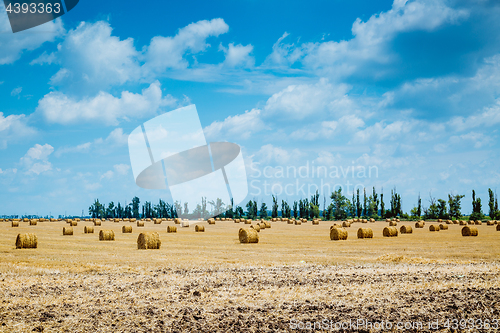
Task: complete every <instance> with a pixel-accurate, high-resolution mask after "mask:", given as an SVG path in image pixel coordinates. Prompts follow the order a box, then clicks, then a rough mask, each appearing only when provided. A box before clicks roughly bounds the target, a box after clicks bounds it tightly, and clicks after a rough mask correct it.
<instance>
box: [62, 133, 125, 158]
mask: <svg viewBox="0 0 500 333" xmlns="http://www.w3.org/2000/svg"><path fill="white" fill-rule="evenodd" d="M127 141H128V135H127V134H125V133H123V129H122V128H115V129H114V130H113V131H111V133H109V135H108V137H107V138H106V139H102V138H98V139H95V140H94V141H93V142H86V143H82V144H80V145H77V146H74V147H61V148H59V149H57V151H56V152H55V154H54V155H55V156H56V157H60V156H61V155H64V154H67V153H88V152H90V151H91V150H92V149H95V148H100V150H101V151H105V152H109V151H110V148H114V147H119V146H124V145H126V144H127Z"/></svg>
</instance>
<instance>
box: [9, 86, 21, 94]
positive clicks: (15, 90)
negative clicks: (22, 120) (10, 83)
mask: <svg viewBox="0 0 500 333" xmlns="http://www.w3.org/2000/svg"><path fill="white" fill-rule="evenodd" d="M22 91H23V87H17V88H14V89H13V90H12V91H11V92H10V95H11V96H18V95H19V94H20V93H21V92H22Z"/></svg>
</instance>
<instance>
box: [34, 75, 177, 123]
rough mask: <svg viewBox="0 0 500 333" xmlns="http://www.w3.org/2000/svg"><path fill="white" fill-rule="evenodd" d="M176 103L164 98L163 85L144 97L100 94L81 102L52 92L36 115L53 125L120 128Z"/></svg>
mask: <svg viewBox="0 0 500 333" xmlns="http://www.w3.org/2000/svg"><path fill="white" fill-rule="evenodd" d="M174 104H175V99H174V98H172V97H171V96H170V95H167V96H165V97H162V91H161V87H160V83H159V82H158V81H156V82H154V83H152V84H151V85H150V86H149V87H148V88H146V89H143V90H142V94H135V93H131V92H129V91H123V92H122V93H121V97H114V96H113V95H111V94H109V93H106V92H100V93H99V94H98V95H97V96H95V97H92V98H84V99H81V100H77V99H75V98H72V97H69V96H67V95H65V94H64V93H61V92H50V93H49V94H47V95H45V96H44V97H43V98H42V99H41V100H40V101H39V102H38V107H37V109H36V112H37V113H38V114H41V115H43V117H44V118H45V120H47V121H48V122H50V123H58V124H63V125H66V124H75V123H78V122H99V123H103V124H106V125H117V124H118V123H119V122H120V121H122V120H128V119H130V118H141V117H145V116H149V115H154V114H156V113H157V112H158V111H159V110H160V108H161V107H164V106H172V105H174Z"/></svg>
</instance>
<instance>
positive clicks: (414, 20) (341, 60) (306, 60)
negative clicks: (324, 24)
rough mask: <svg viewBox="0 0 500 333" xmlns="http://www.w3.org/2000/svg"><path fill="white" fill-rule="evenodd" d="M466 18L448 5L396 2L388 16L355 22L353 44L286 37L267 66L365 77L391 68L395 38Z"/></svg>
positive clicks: (432, 1) (431, 0)
mask: <svg viewBox="0 0 500 333" xmlns="http://www.w3.org/2000/svg"><path fill="white" fill-rule="evenodd" d="M467 17H468V12H467V11H466V10H462V9H460V10H456V9H453V8H450V7H448V6H447V4H446V2H445V1H435V0H420V1H419V0H417V1H405V0H403V1H401V0H395V1H394V3H393V6H392V8H391V9H390V10H389V11H387V12H382V13H377V14H374V15H372V16H371V17H370V18H369V19H368V21H366V22H363V21H361V19H359V18H358V19H356V21H355V22H354V23H353V25H352V35H353V38H352V39H350V40H342V41H339V42H336V41H327V42H317V43H303V44H301V45H295V44H284V43H283V40H284V39H285V38H286V37H287V36H288V34H287V33H285V34H284V35H283V36H282V37H281V38H280V39H279V40H278V42H277V43H276V44H275V45H274V46H273V52H272V54H271V55H270V56H269V57H268V58H267V59H266V64H268V65H273V66H278V67H282V66H283V65H286V66H290V65H291V64H293V63H295V62H297V61H300V62H302V64H304V65H305V67H306V68H307V69H310V70H313V71H316V72H318V73H321V75H328V76H330V77H342V76H345V75H350V74H353V73H355V72H356V71H358V70H363V71H364V73H363V74H364V75H366V74H368V73H366V70H367V68H366V67H365V65H366V64H367V63H369V62H374V63H378V64H386V65H390V63H391V62H392V61H394V60H395V58H396V56H395V54H393V53H391V51H390V49H391V48H390V47H388V43H389V42H391V41H392V40H393V39H394V38H395V36H396V35H398V34H400V33H404V32H409V31H433V30H435V29H437V28H439V27H441V26H443V25H446V24H456V23H457V22H460V21H461V20H463V19H465V18H467ZM373 70H374V71H375V72H379V74H380V73H383V71H385V70H386V69H385V68H380V67H376V68H374V69H373ZM377 75H378V74H377Z"/></svg>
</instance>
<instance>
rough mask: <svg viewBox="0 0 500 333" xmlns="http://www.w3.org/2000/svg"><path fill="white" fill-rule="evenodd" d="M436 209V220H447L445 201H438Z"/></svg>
mask: <svg viewBox="0 0 500 333" xmlns="http://www.w3.org/2000/svg"><path fill="white" fill-rule="evenodd" d="M437 209H438V218H440V219H448V211H447V209H446V201H445V200H443V199H438V204H437Z"/></svg>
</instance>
